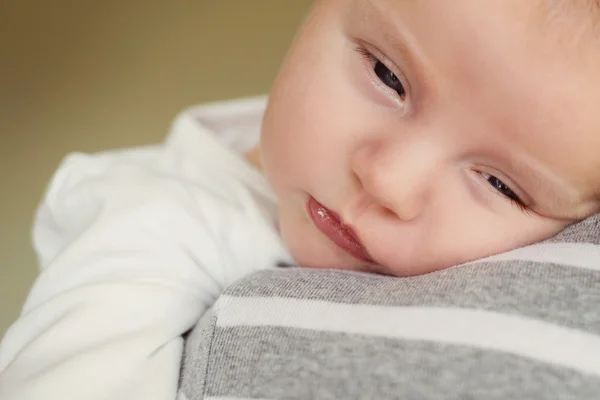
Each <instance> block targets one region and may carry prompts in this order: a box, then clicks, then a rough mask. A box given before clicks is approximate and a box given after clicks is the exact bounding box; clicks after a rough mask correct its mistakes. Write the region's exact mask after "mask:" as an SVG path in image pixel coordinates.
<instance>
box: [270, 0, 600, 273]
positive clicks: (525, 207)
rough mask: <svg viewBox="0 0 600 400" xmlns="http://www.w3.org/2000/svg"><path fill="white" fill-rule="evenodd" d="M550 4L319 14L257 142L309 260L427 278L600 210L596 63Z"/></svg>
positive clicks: (418, 6)
mask: <svg viewBox="0 0 600 400" xmlns="http://www.w3.org/2000/svg"><path fill="white" fill-rule="evenodd" d="M548 1H550V0H548ZM539 3H541V2H540V1H522V0H487V1H480V0H456V1H433V0H431V1H427V0H425V1H409V0H322V1H319V2H317V4H316V6H315V9H314V10H313V12H312V13H311V15H310V16H309V18H308V19H307V21H306V23H305V25H304V27H303V28H302V29H301V31H300V32H299V34H298V37H297V39H296V42H295V44H294V45H293V47H292V49H291V50H290V53H289V55H288V58H287V60H286V62H285V63H284V65H283V67H282V71H281V73H280V76H279V78H278V80H277V82H276V84H275V87H274V89H273V91H272V93H271V97H270V102H269V107H268V110H267V113H266V116H265V120H264V125H263V141H262V144H261V148H262V157H263V167H264V169H265V173H266V175H267V178H268V179H269V180H270V182H271V183H272V185H273V187H274V190H275V192H276V194H277V196H278V198H279V201H280V223H281V232H282V235H283V238H284V240H285V241H286V243H287V245H288V247H289V249H290V251H291V253H292V256H293V257H294V258H295V259H296V261H297V262H298V263H299V264H301V265H304V266H308V267H320V268H343V269H354V270H362V271H373V272H379V273H385V274H391V275H399V276H406V275H414V274H421V273H426V272H431V271H434V270H438V269H441V268H444V267H448V266H451V265H456V264H460V263H463V262H466V261H469V260H473V259H476V258H481V257H485V256H488V255H492V254H494V253H499V252H503V251H507V250H510V249H513V248H515V247H519V246H523V245H526V244H530V243H533V242H537V241H540V240H543V239H545V238H548V237H550V236H552V235H554V234H556V233H557V232H559V231H560V230H561V229H563V228H564V227H565V226H566V225H567V224H569V223H572V222H574V221H576V220H579V219H582V218H584V217H586V216H588V215H590V214H592V213H594V212H595V211H597V209H598V204H599V201H598V196H597V194H598V193H599V192H600V187H599V186H600V185H599V184H600V112H599V111H598V105H599V104H600V73H599V72H598V71H600V68H599V67H600V62H599V61H600V57H599V56H598V54H600V51H596V50H593V49H594V48H595V46H596V43H592V41H591V40H590V39H588V38H587V36H586V35H587V33H588V32H585V30H584V29H581V26H583V25H584V24H583V23H581V22H578V21H576V20H573V21H571V20H570V19H569V18H575V17H574V16H573V17H569V18H556V19H555V20H554V19H552V18H551V16H550V15H549V14H552V13H551V12H550V13H544V12H540V7H542V6H540V4H539ZM350 232H352V233H350Z"/></svg>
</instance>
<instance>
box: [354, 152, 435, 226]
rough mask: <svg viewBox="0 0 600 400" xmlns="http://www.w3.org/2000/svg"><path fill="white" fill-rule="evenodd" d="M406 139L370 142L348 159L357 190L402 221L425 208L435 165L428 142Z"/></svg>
mask: <svg viewBox="0 0 600 400" xmlns="http://www.w3.org/2000/svg"><path fill="white" fill-rule="evenodd" d="M409 142H411V143H407V141H403V142H402V143H390V142H389V141H381V142H379V143H370V144H367V145H364V146H362V147H360V148H359V149H357V150H356V151H355V152H354V154H353V155H352V160H351V165H352V174H353V175H354V176H355V178H356V179H355V180H356V181H357V182H358V185H359V187H360V191H362V192H363V193H364V195H365V196H367V197H368V198H370V199H371V201H372V202H373V203H375V204H377V205H378V206H380V207H382V208H383V209H385V210H386V211H388V212H391V213H392V214H394V215H396V216H397V217H398V218H399V219H400V220H402V221H411V220H414V219H416V218H417V217H419V216H420V215H421V214H422V213H423V211H424V210H425V209H426V207H427V205H428V200H429V197H430V193H431V191H432V185H434V182H435V170H436V168H437V167H436V165H437V164H439V162H436V158H437V155H436V154H435V149H434V148H433V147H432V146H430V145H429V144H428V143H426V142H424V141H419V140H412V141H410V140H409Z"/></svg>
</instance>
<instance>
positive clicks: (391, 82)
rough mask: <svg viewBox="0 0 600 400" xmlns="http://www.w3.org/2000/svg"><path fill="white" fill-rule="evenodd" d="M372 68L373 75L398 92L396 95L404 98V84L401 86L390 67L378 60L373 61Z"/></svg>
mask: <svg viewBox="0 0 600 400" xmlns="http://www.w3.org/2000/svg"><path fill="white" fill-rule="evenodd" d="M373 69H374V71H375V75H377V77H378V78H379V79H380V80H381V82H383V84H384V85H386V86H387V87H389V88H391V89H392V90H394V91H395V92H396V93H398V96H400V98H401V99H404V97H405V96H406V91H405V90H404V86H402V82H400V79H398V77H397V76H396V74H394V73H393V72H392V71H390V69H389V68H388V67H386V66H385V64H384V63H382V62H381V61H379V60H377V61H376V62H375V66H374V67H373Z"/></svg>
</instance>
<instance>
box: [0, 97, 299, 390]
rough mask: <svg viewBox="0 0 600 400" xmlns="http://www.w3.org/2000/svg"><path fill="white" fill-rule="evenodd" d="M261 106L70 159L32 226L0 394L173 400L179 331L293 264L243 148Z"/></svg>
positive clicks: (241, 106) (216, 110)
mask: <svg viewBox="0 0 600 400" xmlns="http://www.w3.org/2000/svg"><path fill="white" fill-rule="evenodd" d="M264 104H265V99H264V98H257V99H248V100H243V101H236V102H231V103H220V104H213V105H208V106H202V107H197V108H193V109H190V110H188V111H186V112H184V113H182V114H181V115H180V116H179V117H178V118H177V119H176V120H175V123H174V124H173V127H172V132H171V133H170V135H169V137H168V139H167V140H166V141H165V143H164V144H162V145H160V146H152V147H145V148H137V149H130V150H121V151H112V152H107V153H102V154H95V155H83V154H75V155H70V156H69V157H67V158H66V160H65V161H64V162H63V164H62V165H61V166H60V168H59V169H58V171H57V172H56V174H55V176H54V177H53V179H52V181H51V184H50V185H49V188H48V191H47V193H46V196H45V198H44V200H43V201H42V203H41V205H40V208H39V210H38V214H37V218H36V222H35V225H34V245H35V248H36V251H37V253H38V255H39V260H40V265H41V273H40V276H39V278H38V279H37V281H36V282H35V284H34V286H33V288H32V290H31V293H30V294H29V297H28V299H27V301H26V303H25V306H24V309H23V312H22V315H21V316H20V318H19V319H18V320H17V321H16V322H15V323H14V325H13V326H12V327H11V328H10V329H9V330H8V331H7V333H6V335H5V337H4V339H3V341H2V343H1V345H0V399H2V400H16V399H44V400H54V399H57V400H58V399H60V400H68V399H82V400H95V399H111V400H115V399H145V400H147V399H161V400H162V399H175V397H176V393H177V383H178V373H179V363H180V358H181V353H182V337H181V336H182V334H184V333H185V332H186V331H187V330H188V329H190V328H191V327H192V326H193V325H194V324H195V323H196V322H197V320H198V319H199V317H200V316H201V314H202V313H203V312H204V311H205V310H206V309H207V308H208V307H210V306H211V305H212V303H213V302H214V301H215V299H216V298H217V297H218V296H219V294H220V293H221V292H222V290H223V289H224V288H225V287H226V286H227V285H229V284H231V283H232V282H233V281H234V280H236V279H239V278H240V277H242V276H245V275H247V274H249V273H251V272H253V271H256V270H259V269H264V268H268V267H271V266H274V265H275V264H276V263H277V262H278V261H286V262H289V261H290V260H289V256H288V254H287V252H286V251H285V249H284V247H283V244H282V242H281V240H280V237H279V235H278V233H277V230H276V221H275V198H274V196H273V194H272V192H271V190H270V189H269V187H268V185H267V182H266V181H265V179H264V178H263V177H262V176H261V175H260V173H259V172H258V171H256V170H255V169H253V168H252V167H251V166H250V165H249V164H247V163H246V162H245V161H244V160H243V159H242V158H241V157H240V156H239V153H241V152H244V151H247V150H249V149H250V148H251V147H253V146H254V145H256V144H257V142H258V137H259V130H260V120H261V117H262V113H263V111H264Z"/></svg>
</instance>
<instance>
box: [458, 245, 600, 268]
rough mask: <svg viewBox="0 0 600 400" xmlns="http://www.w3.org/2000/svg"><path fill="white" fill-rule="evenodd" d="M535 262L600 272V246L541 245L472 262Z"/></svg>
mask: <svg viewBox="0 0 600 400" xmlns="http://www.w3.org/2000/svg"><path fill="white" fill-rule="evenodd" d="M518 260H523V261H534V262H540V263H554V264H561V265H568V266H572V267H578V268H585V269H591V270H594V271H600V246H598V245H595V244H591V243H541V244H536V245H532V246H527V247H522V248H520V249H516V250H512V251H509V252H506V253H502V254H498V255H495V256H491V257H487V258H483V259H481V260H476V261H472V262H470V263H467V264H465V265H468V264H479V263H482V262H487V261H518Z"/></svg>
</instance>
